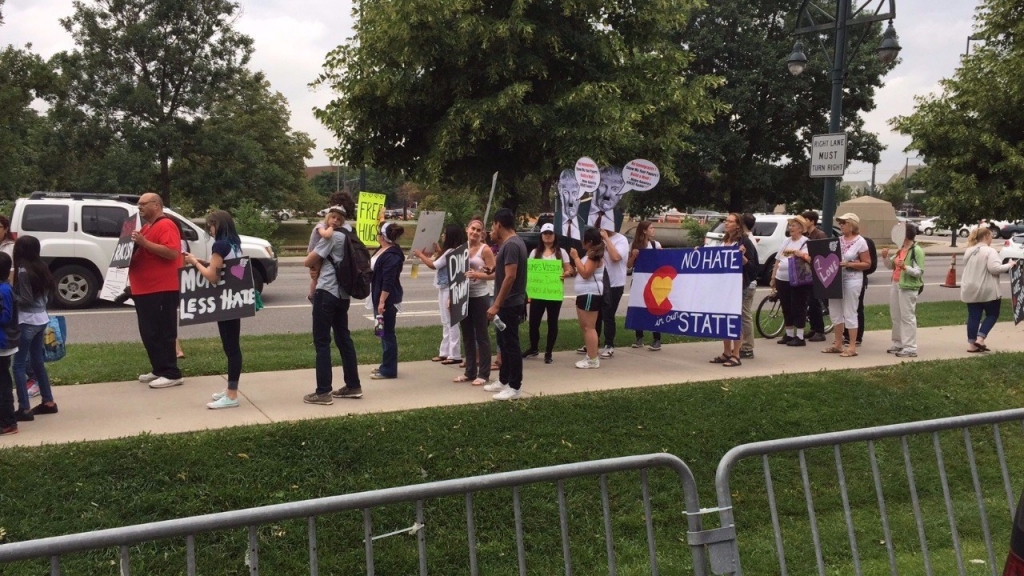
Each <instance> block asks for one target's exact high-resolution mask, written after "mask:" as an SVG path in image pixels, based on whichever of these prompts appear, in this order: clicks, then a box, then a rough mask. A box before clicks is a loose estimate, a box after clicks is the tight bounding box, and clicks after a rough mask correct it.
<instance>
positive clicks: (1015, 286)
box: [1010, 263, 1024, 326]
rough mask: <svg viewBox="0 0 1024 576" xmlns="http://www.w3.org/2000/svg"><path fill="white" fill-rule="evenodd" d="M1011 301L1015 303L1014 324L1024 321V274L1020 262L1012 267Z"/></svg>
mask: <svg viewBox="0 0 1024 576" xmlns="http://www.w3.org/2000/svg"><path fill="white" fill-rule="evenodd" d="M1010 302H1011V303H1013V325H1014V326H1016V325H1017V324H1020V323H1021V321H1024V274H1022V273H1021V269H1020V263H1018V264H1017V265H1016V266H1014V267H1013V268H1010Z"/></svg>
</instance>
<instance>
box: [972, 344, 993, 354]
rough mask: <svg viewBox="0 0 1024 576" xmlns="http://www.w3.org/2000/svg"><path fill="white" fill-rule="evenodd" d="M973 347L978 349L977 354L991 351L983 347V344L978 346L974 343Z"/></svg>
mask: <svg viewBox="0 0 1024 576" xmlns="http://www.w3.org/2000/svg"><path fill="white" fill-rule="evenodd" d="M974 345H975V346H977V347H978V351H979V352H991V350H989V349H988V346H985V345H984V344H978V343H977V342H975V343H974Z"/></svg>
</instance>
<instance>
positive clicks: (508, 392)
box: [491, 386, 523, 400]
mask: <svg viewBox="0 0 1024 576" xmlns="http://www.w3.org/2000/svg"><path fill="white" fill-rule="evenodd" d="M522 396H523V393H522V392H520V391H519V390H516V389H515V388H513V387H511V386H506V387H505V389H504V390H502V391H501V392H498V393H497V394H495V395H494V396H491V398H494V399H495V400H519V399H520V398H522Z"/></svg>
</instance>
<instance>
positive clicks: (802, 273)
mask: <svg viewBox="0 0 1024 576" xmlns="http://www.w3.org/2000/svg"><path fill="white" fill-rule="evenodd" d="M813 282H814V273H813V272H811V265H810V264H808V263H807V262H804V260H803V259H801V258H797V257H796V256H790V257H789V285H790V286H793V287H799V286H810V285H811V284H812V283H813Z"/></svg>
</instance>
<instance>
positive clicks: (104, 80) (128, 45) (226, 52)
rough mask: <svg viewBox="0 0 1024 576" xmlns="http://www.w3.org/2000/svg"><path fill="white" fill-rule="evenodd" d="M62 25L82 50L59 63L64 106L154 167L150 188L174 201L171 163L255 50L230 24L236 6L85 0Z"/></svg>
mask: <svg viewBox="0 0 1024 576" xmlns="http://www.w3.org/2000/svg"><path fill="white" fill-rule="evenodd" d="M74 6H75V13H74V14H73V15H72V16H71V17H69V18H64V19H62V20H61V25H62V26H63V27H64V28H65V29H66V30H67V31H68V32H69V33H70V34H71V36H72V38H74V40H75V43H76V44H77V45H78V49H77V50H75V51H73V52H62V53H60V54H57V55H56V56H55V57H54V58H53V63H54V65H55V68H57V69H58V70H59V71H60V73H61V74H62V76H63V77H64V78H63V80H64V83H65V87H66V90H65V91H64V92H63V93H62V94H61V95H60V97H61V99H62V100H63V104H64V105H65V106H66V107H69V108H76V109H78V110H80V111H81V112H82V113H84V114H85V115H86V116H88V117H89V118H90V119H91V120H92V121H93V122H95V123H96V124H97V125H98V127H99V128H102V129H106V130H109V132H110V133H111V134H113V137H114V138H115V140H116V142H117V143H118V144H119V145H121V146H124V147H125V148H126V149H127V150H130V151H142V152H145V153H146V154H147V155H148V156H149V158H150V161H151V162H152V163H153V164H154V166H155V167H156V169H155V170H154V171H153V172H154V173H153V174H152V177H151V184H153V185H155V186H156V188H157V189H158V190H159V192H160V194H161V196H162V197H163V199H164V202H165V203H167V204H168V205H169V204H170V203H171V189H172V186H171V162H172V160H177V159H180V158H181V157H182V151H183V148H184V146H185V143H186V142H188V141H189V139H190V138H191V137H193V136H194V135H195V133H196V131H197V130H198V128H199V126H198V120H199V119H200V118H202V117H203V116H205V115H206V113H207V112H208V110H209V109H210V107H211V105H212V104H213V103H214V102H216V101H217V96H218V95H219V94H221V93H222V92H223V90H224V88H225V86H229V85H231V84H232V82H233V80H234V79H235V78H236V77H237V76H238V75H239V73H240V71H241V70H242V69H243V67H244V66H245V64H246V63H247V62H248V61H249V56H250V54H251V52H252V40H251V39H250V38H249V37H247V36H245V35H243V34H240V33H238V32H237V31H235V30H234V28H233V23H234V18H235V17H237V15H238V12H239V6H238V3H237V2H234V1H232V0H94V1H90V2H86V1H83V0H78V1H76V2H75V3H74Z"/></svg>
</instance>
